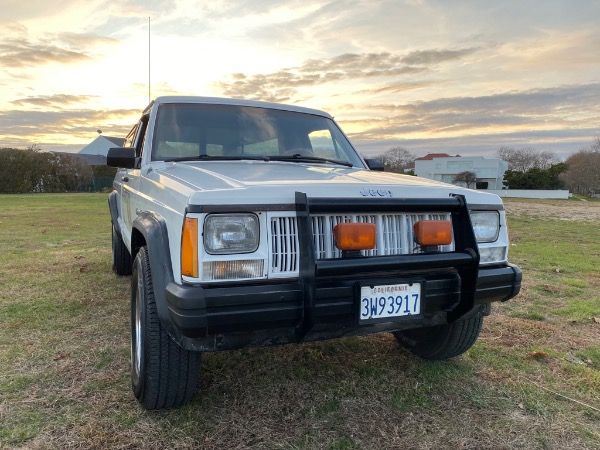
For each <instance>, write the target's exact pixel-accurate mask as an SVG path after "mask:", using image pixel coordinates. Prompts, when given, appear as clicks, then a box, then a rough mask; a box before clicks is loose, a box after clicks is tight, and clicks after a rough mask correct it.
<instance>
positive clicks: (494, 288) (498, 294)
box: [475, 264, 523, 304]
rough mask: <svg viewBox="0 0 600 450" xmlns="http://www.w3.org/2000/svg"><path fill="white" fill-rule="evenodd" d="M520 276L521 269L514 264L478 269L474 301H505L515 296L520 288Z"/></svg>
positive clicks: (478, 302) (521, 275)
mask: <svg viewBox="0 0 600 450" xmlns="http://www.w3.org/2000/svg"><path fill="white" fill-rule="evenodd" d="M522 278H523V273H522V272H521V269H520V268H519V267H517V266H515V265H514V264H509V265H508V266H506V267H489V268H482V269H480V270H479V277H478V278H477V291H476V293H475V303H476V304H482V303H489V302H496V301H502V302H505V301H507V300H510V299H511V298H513V297H516V296H517V294H519V292H520V290H521V280H522Z"/></svg>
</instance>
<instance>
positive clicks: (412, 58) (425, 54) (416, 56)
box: [402, 48, 479, 66]
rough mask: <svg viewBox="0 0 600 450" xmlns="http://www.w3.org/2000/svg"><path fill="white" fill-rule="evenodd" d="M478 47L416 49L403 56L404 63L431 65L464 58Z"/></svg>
mask: <svg viewBox="0 0 600 450" xmlns="http://www.w3.org/2000/svg"><path fill="white" fill-rule="evenodd" d="M477 50H479V49H478V48H465V49H461V50H420V51H414V52H411V53H409V54H408V55H406V56H405V57H403V58H402V62H403V63H404V64H409V65H416V66H421V65H425V66H431V65H435V64H439V63H442V62H446V61H453V60H457V59H462V58H464V57H465V56H468V55H470V54H472V53H475V52H476V51H477Z"/></svg>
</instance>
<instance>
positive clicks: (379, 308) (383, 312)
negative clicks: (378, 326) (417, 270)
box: [360, 283, 421, 321]
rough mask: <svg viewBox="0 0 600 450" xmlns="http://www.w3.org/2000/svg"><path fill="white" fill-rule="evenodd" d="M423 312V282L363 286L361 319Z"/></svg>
mask: <svg viewBox="0 0 600 450" xmlns="http://www.w3.org/2000/svg"><path fill="white" fill-rule="evenodd" d="M420 313H421V284H420V283H412V284H408V283H407V284H386V285H381V286H361V288H360V320H361V321H364V320H372V319H381V318H386V317H404V316H413V315H416V314H420Z"/></svg>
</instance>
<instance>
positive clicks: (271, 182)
mask: <svg viewBox="0 0 600 450" xmlns="http://www.w3.org/2000/svg"><path fill="white" fill-rule="evenodd" d="M142 171H145V170H144V168H142ZM147 176H148V177H149V178H154V179H155V181H157V182H159V183H160V184H163V185H165V186H166V187H167V188H169V187H170V188H172V189H175V190H178V191H179V192H182V193H186V194H187V196H188V197H189V199H188V201H189V203H190V204H200V205H201V204H204V205H206V204H211V203H212V204H239V203H244V204H248V203H253V204H257V203H267V204H273V203H293V202H294V196H295V192H297V191H298V192H304V193H306V194H307V195H308V196H309V197H334V198H363V197H378V198H381V197H392V198H419V197H427V198H434V197H439V198H442V197H443V198H447V197H448V195H449V194H451V193H455V194H462V195H465V196H466V197H467V202H468V203H469V204H486V205H494V204H501V203H502V202H501V200H500V198H499V197H498V196H496V195H493V194H488V193H484V192H480V191H473V190H470V189H464V188H461V187H458V186H454V185H450V184H446V183H441V182H439V181H434V180H429V179H425V178H419V177H414V176H410V175H401V174H396V173H386V172H376V171H371V170H365V169H357V168H346V167H341V166H333V165H329V164H308V163H297V162H280V161H271V162H265V161H245V160H244V161H202V162H184V163H182V162H178V163H160V164H158V165H155V166H154V167H153V168H152V169H151V170H150V172H149V173H148V175H147ZM197 192H200V193H201V194H200V195H197V194H196V193H197Z"/></svg>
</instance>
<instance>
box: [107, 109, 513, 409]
mask: <svg viewBox="0 0 600 450" xmlns="http://www.w3.org/2000/svg"><path fill="white" fill-rule="evenodd" d="M107 162H108V164H109V165H111V166H115V167H119V168H120V170H119V171H118V173H117V176H116V178H115V182H114V190H113V192H112V193H111V194H110V196H109V206H110V213H111V219H112V226H113V231H112V239H113V241H112V251H113V268H114V271H115V272H116V273H117V274H119V275H129V274H132V283H131V286H132V288H131V368H132V386H133V391H134V394H135V396H136V397H137V399H138V400H139V401H140V403H141V404H142V405H143V407H144V408H147V409H160V408H169V407H175V406H179V405H182V404H183V403H185V402H187V401H189V400H190V399H191V398H192V397H193V395H194V393H195V390H196V385H197V382H198V375H199V364H200V355H201V353H202V352H212V351H220V350H229V349H240V348H245V347H256V346H259V347H260V346H267V345H279V344H287V343H298V342H305V341H316V340H323V339H330V338H337V337H343V336H356V335H365V334H370V333H379V332H390V333H393V335H394V336H395V337H396V338H397V340H398V342H399V343H400V344H401V345H402V346H404V347H406V348H408V349H409V350H410V351H412V352H413V353H415V354H416V355H419V356H420V357H423V358H427V359H433V360H443V359H448V358H452V357H454V356H457V355H460V354H461V353H463V352H465V351H466V350H468V349H469V348H470V347H471V346H472V345H473V344H474V343H475V341H476V340H477V337H478V335H479V332H480V329H481V326H482V321H483V317H484V316H486V315H488V314H489V312H490V303H491V302H493V301H505V300H508V299H510V298H512V297H514V296H515V295H517V293H518V292H519V290H520V286H521V271H520V269H519V268H518V267H516V266H514V265H511V264H509V263H508V261H507V254H508V234H507V229H506V217H505V213H504V208H503V206H502V202H501V200H500V198H499V197H497V196H496V195H491V194H488V193H484V192H478V191H474V190H468V189H464V188H461V187H458V186H453V185H448V184H444V183H439V182H435V181H432V180H427V179H422V178H417V177H413V176H406V175H399V174H395V173H384V172H383V166H382V165H381V163H380V162H379V161H376V160H368V159H367V160H365V159H363V158H362V157H361V156H360V155H359V154H358V153H357V152H356V150H355V149H354V148H353V147H352V144H351V143H350V142H349V140H348V138H347V137H346V136H345V135H344V133H343V132H342V131H341V130H340V128H339V127H338V126H337V124H336V123H335V122H334V120H333V118H332V117H331V116H330V115H328V114H327V113H324V112H322V111H317V110H313V109H307V108H300V107H295V106H288V105H280V104H273V103H263V102H256V101H243V100H233V99H220V98H205V97H159V98H157V99H156V100H155V101H154V102H152V103H151V104H150V105H149V106H148V107H147V108H146V109H145V110H144V111H143V113H142V115H141V118H140V120H139V122H138V123H137V125H135V127H134V128H133V129H132V130H131V132H130V133H129V135H128V136H127V139H126V142H125V147H123V148H113V149H111V150H110V151H109V153H108V157H107Z"/></svg>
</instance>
